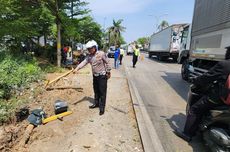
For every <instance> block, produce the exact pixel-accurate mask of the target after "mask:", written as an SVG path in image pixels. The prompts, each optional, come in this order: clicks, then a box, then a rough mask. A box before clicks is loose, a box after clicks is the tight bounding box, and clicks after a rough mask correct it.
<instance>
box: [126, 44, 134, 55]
mask: <svg viewBox="0 0 230 152" xmlns="http://www.w3.org/2000/svg"><path fill="white" fill-rule="evenodd" d="M131 54H133V48H132V45H131V44H130V45H128V48H127V55H131Z"/></svg>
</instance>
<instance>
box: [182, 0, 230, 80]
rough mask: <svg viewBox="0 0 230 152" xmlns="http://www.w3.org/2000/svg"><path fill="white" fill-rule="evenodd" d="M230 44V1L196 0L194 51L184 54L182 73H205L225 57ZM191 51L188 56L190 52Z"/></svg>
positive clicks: (191, 49) (187, 76)
mask: <svg viewBox="0 0 230 152" xmlns="http://www.w3.org/2000/svg"><path fill="white" fill-rule="evenodd" d="M227 46H230V1H229V0H195V7H194V13H193V21H192V30H191V44H190V50H189V51H187V52H186V50H185V52H184V53H183V54H184V56H186V58H183V63H182V68H181V76H182V78H183V79H184V80H188V79H189V77H196V76H199V75H202V74H203V73H204V72H207V71H208V70H209V69H210V68H212V67H213V66H214V65H215V64H216V63H217V62H218V61H221V60H224V58H225V52H226V49H225V48H226V47H227ZM186 54H187V55H186Z"/></svg>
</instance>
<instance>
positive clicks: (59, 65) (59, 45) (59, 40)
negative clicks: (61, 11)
mask: <svg viewBox="0 0 230 152" xmlns="http://www.w3.org/2000/svg"><path fill="white" fill-rule="evenodd" d="M57 66H58V67H61V23H60V21H58V22H57Z"/></svg>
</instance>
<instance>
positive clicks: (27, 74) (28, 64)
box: [0, 53, 42, 99]
mask: <svg viewBox="0 0 230 152" xmlns="http://www.w3.org/2000/svg"><path fill="white" fill-rule="evenodd" d="M1 58H2V59H1V61H0V99H9V98H10V96H11V94H12V93H13V91H15V90H18V89H20V88H22V87H25V86H28V85H29V84H30V83H31V82H33V81H35V80H38V79H39V78H41V74H42V71H41V69H40V68H39V67H38V65H37V63H36V61H35V60H33V59H30V60H25V58H24V57H22V56H21V57H20V56H19V57H14V56H12V55H7V54H3V53H1Z"/></svg>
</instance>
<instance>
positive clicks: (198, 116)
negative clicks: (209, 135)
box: [184, 96, 220, 136]
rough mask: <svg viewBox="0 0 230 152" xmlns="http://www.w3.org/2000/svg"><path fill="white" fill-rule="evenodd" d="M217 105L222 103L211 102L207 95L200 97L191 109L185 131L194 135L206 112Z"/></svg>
mask: <svg viewBox="0 0 230 152" xmlns="http://www.w3.org/2000/svg"><path fill="white" fill-rule="evenodd" d="M217 106H220V104H215V103H212V102H210V101H209V100H208V98H207V97H206V96H203V97H202V98H201V99H199V100H198V101H197V102H196V103H195V104H193V105H192V106H191V107H190V109H189V112H188V114H187V118H186V122H185V127H184V133H185V134H187V135H189V136H194V135H195V134H196V131H197V130H198V127H199V124H200V123H201V120H202V117H203V116H204V114H206V113H207V112H208V111H209V110H211V109H213V108H215V107H217Z"/></svg>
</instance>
